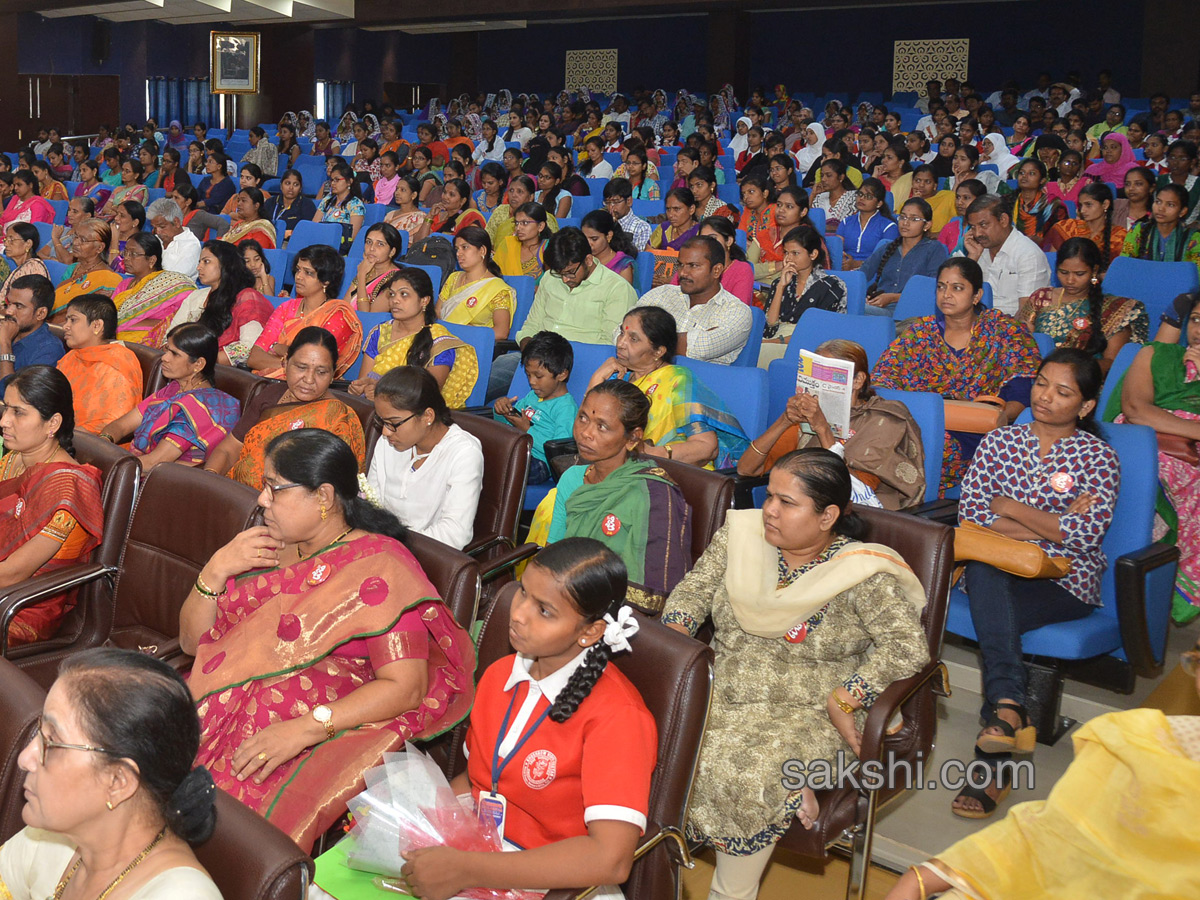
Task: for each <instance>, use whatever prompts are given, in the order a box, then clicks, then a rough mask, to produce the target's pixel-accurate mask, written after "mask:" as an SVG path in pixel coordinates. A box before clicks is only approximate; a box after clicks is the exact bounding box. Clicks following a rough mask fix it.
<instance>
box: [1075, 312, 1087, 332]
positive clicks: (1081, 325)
mask: <svg viewBox="0 0 1200 900" xmlns="http://www.w3.org/2000/svg"><path fill="white" fill-rule="evenodd" d="M1071 324H1072V325H1074V326H1075V330H1076V331H1087V327H1088V320H1087V319H1085V318H1083V316H1080V317H1079V318H1078V319H1074V320H1073V321H1072V322H1071Z"/></svg>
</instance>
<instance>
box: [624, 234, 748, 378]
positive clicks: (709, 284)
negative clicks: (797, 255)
mask: <svg viewBox="0 0 1200 900" xmlns="http://www.w3.org/2000/svg"><path fill="white" fill-rule="evenodd" d="M677 271H678V272H679V284H664V285H663V286H662V287H657V288H655V289H654V290H652V291H649V292H647V293H646V295H645V296H643V297H642V299H641V300H639V301H638V304H637V305H638V306H657V307H659V308H660V309H665V310H666V311H667V312H669V313H670V314H671V315H672V316H674V317H675V328H676V330H678V332H679V345H678V347H677V349H676V351H675V352H676V353H678V354H679V355H680V356H688V357H691V358H692V359H703V360H707V361H708V362H714V363H723V364H725V365H728V364H729V363H731V362H733V361H734V360H735V359H737V356H738V354H739V353H741V352H742V348H743V347H745V346H746V339H747V338H749V337H750V328H751V325H752V323H753V321H754V319H753V316H752V315H751V314H750V307H749V306H747V305H746V304H745V303H743V302H742V301H741V300H739V299H738V298H737V297H735V296H733V294H731V293H729V291H727V290H725V289H724V288H723V287H721V274H722V273H723V272H724V271H725V248H724V247H723V246H722V245H721V244H720V242H718V241H717V240H716V238H711V237H694V238H692V239H691V240H689V241H688V242H687V243H685V244H684V245H683V246H682V247H681V248H680V249H679V265H678V268H677Z"/></svg>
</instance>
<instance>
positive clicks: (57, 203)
mask: <svg viewBox="0 0 1200 900" xmlns="http://www.w3.org/2000/svg"><path fill="white" fill-rule="evenodd" d="M46 202H47V203H49V204H50V208H51V209H53V210H54V224H55V225H66V224H67V208H68V207H69V206H70V205H71V201H70V200H47V201H46Z"/></svg>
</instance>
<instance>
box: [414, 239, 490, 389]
mask: <svg viewBox="0 0 1200 900" xmlns="http://www.w3.org/2000/svg"><path fill="white" fill-rule="evenodd" d="M405 265H412V264H411V263H405ZM412 268H414V269H420V270H422V271H423V272H426V273H428V274H429V280H430V281H432V282H433V296H434V297H437V296H438V295H439V294H440V293H441V291H442V270H441V269H440V268H439V267H437V266H418V265H412ZM488 331H491V329H490V328H489V329H488ZM495 334H496V333H495V332H494V331H493V332H492V340H493V342H494V341H495ZM489 359H490V357H489ZM468 405H470V406H474V405H477V404H468Z"/></svg>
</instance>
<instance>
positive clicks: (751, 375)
mask: <svg viewBox="0 0 1200 900" xmlns="http://www.w3.org/2000/svg"><path fill="white" fill-rule="evenodd" d="M675 363H676V364H677V365H680V366H683V367H684V368H686V369H690V370H691V372H692V374H694V375H695V376H696V378H698V379H699V380H700V383H701V384H703V385H704V386H705V387H706V388H708V389H709V390H710V391H712V392H713V393H714V394H716V395H717V398H718V399H720V401H721V402H722V403H723V404H724V406H725V409H726V411H727V412H729V414H730V415H732V416H734V417H735V418H736V419H737V421H738V424H739V425H741V427H742V431H743V432H744V433H745V435H746V437H747V438H748V439H753V438H754V437H755V436H756V435H759V434H762V433H763V432H764V431H766V430H767V423H768V422H769V421H770V420H769V418H768V416H767V373H766V372H764V371H763V370H762V369H760V368H758V367H757V366H748V367H742V366H737V367H734V366H725V365H721V364H720V363H712V362H705V361H703V360H699V359H689V358H688V357H686V356H678V357H676V358H675Z"/></svg>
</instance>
